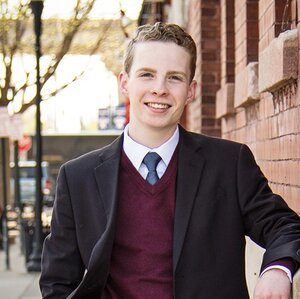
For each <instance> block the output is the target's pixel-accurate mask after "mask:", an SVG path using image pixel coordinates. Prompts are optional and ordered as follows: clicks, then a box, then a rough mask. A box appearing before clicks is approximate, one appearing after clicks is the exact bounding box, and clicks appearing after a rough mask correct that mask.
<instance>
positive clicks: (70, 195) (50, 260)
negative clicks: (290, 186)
mask: <svg viewBox="0 0 300 299" xmlns="http://www.w3.org/2000/svg"><path fill="white" fill-rule="evenodd" d="M195 67H196V46H195V43H194V41H193V39H192V38H191V37H190V36H189V35H188V34H187V33H186V32H185V31H183V30H182V29H181V28H180V27H179V26H177V25H174V24H162V23H156V24H155V25H153V26H150V25H146V26H142V27H139V28H138V30H137V34H136V36H135V37H134V38H133V40H132V41H131V42H130V43H129V45H128V47H127V51H126V53H125V60H124V71H123V72H122V73H121V74H120V76H119V83H120V89H121V92H122V94H123V95H124V96H125V97H127V99H128V100H129V101H130V122H129V124H128V125H127V127H126V128H125V130H124V133H123V134H122V136H120V138H118V139H117V140H116V141H115V142H114V143H112V144H111V145H109V146H107V147H105V148H102V149H99V150H96V151H93V152H91V153H88V154H86V155H84V156H82V157H79V158H77V159H75V160H72V161H69V162H68V163H66V164H64V165H63V166H62V167H61V169H60V173H59V177H58V182H57V192H56V200H55V205H54V210H53V217H52V223H51V234H50V235H49V236H48V237H47V238H46V240H45V244H44V250H43V258H42V273H41V279H40V286H41V290H42V294H43V298H55V299H59V298H69V299H70V298H74V299H75V298H87V299H93V298H95V299H96V298H97V299H153V298H156V299H171V298H176V299H192V298H197V299H246V298H249V295H248V291H247V285H246V280H245V235H248V236H249V237H251V239H252V240H254V241H255V242H256V243H257V244H259V245H260V246H263V247H265V248H266V252H265V254H264V258H263V262H262V273H261V275H260V278H259V280H258V284H257V287H256V289H255V294H254V298H255V299H261V298H273V299H275V298H281V299H288V298H290V289H291V282H292V276H293V274H294V273H295V271H296V270H297V268H298V262H300V256H299V255H300V254H299V252H300V220H299V217H298V216H297V215H296V213H295V212H293V211H292V210H291V209H290V208H289V207H288V206H287V205H286V204H285V202H284V200H283V199H282V198H281V197H280V196H278V195H276V194H274V193H273V192H272V191H271V189H270V188H269V186H268V182H267V179H266V178H265V177H264V175H263V174H262V172H261V171H260V169H259V167H258V166H257V164H256V163H255V160H254V157H253V155H252V153H251V151H250V150H249V148H248V147H247V146H245V145H243V144H239V143H235V142H232V141H228V140H221V139H218V138H211V137H208V136H204V135H201V134H195V133H191V132H187V131H185V130H184V129H183V128H182V127H181V126H180V125H179V120H180V117H181V115H182V113H183V110H184V107H185V106H186V105H187V104H188V103H190V102H191V101H192V100H193V99H194V96H195V90H196V82H195V81H194V80H193V78H194V74H195Z"/></svg>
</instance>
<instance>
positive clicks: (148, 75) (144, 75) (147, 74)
mask: <svg viewBox="0 0 300 299" xmlns="http://www.w3.org/2000/svg"><path fill="white" fill-rule="evenodd" d="M139 76H140V77H143V78H152V77H153V74H151V73H141V74H140V75H139Z"/></svg>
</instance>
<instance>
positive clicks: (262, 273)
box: [259, 265, 293, 283]
mask: <svg viewBox="0 0 300 299" xmlns="http://www.w3.org/2000/svg"><path fill="white" fill-rule="evenodd" d="M271 269H280V270H282V271H284V272H285V273H286V275H287V277H288V278H289V280H290V283H293V277H292V272H291V270H290V269H289V268H287V267H285V266H281V265H273V266H269V267H267V268H265V269H264V270H263V271H262V272H261V274H260V276H259V277H262V276H263V275H264V273H266V272H267V271H269V270H271Z"/></svg>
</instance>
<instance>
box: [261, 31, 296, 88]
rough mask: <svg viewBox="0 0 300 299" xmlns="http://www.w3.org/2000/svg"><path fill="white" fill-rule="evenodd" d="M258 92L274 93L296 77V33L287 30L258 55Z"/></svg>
mask: <svg viewBox="0 0 300 299" xmlns="http://www.w3.org/2000/svg"><path fill="white" fill-rule="evenodd" d="M258 69H259V83H258V85H259V92H264V91H269V92H274V91H275V90H277V89H278V88H280V87H282V86H284V85H285V84H287V83H288V82H289V81H290V80H291V79H296V78H297V75H298V31H297V29H294V30H288V31H286V32H283V33H281V34H280V35H279V37H278V38H275V39H274V40H272V42H271V43H270V45H269V46H268V47H267V48H266V49H265V50H263V51H262V52H261V53H260V54H259V68H258Z"/></svg>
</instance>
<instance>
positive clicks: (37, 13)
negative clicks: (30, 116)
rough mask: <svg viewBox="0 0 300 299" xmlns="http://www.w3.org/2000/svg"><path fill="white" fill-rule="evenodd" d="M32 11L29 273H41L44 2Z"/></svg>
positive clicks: (38, 2) (37, 2)
mask: <svg viewBox="0 0 300 299" xmlns="http://www.w3.org/2000/svg"><path fill="white" fill-rule="evenodd" d="M30 5H31V9H32V12H33V15H34V32H35V55H36V196H35V226H34V241H33V250H32V254H31V255H30V256H29V261H28V263H27V270H28V271H29V272H38V271H41V254H42V244H43V225H42V206H43V194H42V167H41V164H42V136H41V109H40V103H41V82H40V57H41V33H42V19H41V17H42V11H43V8H44V2H43V0H31V3H30Z"/></svg>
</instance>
